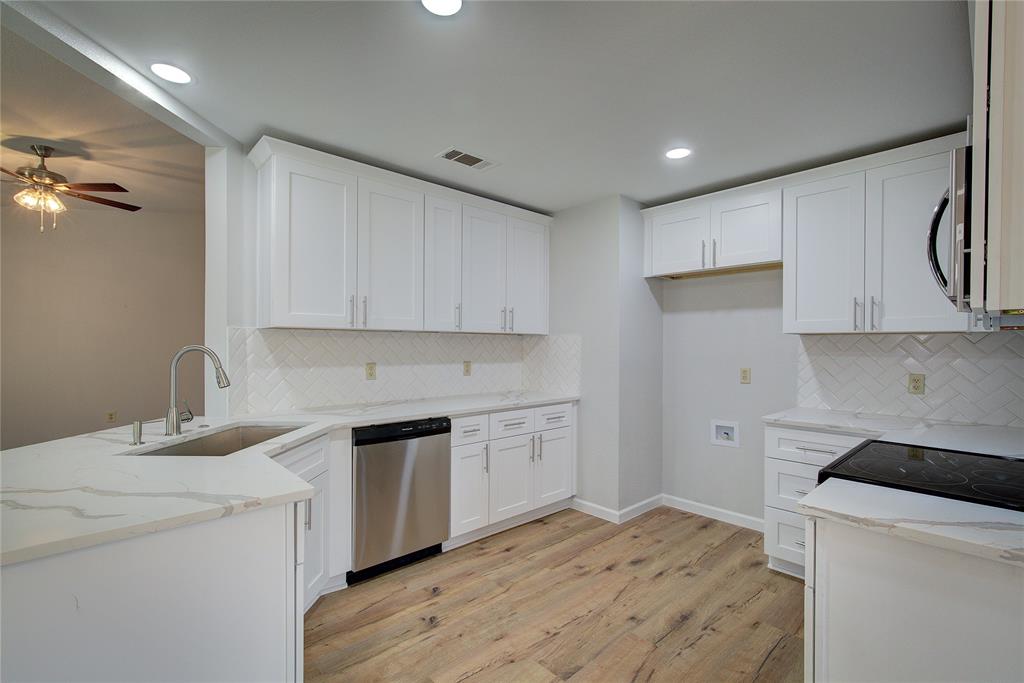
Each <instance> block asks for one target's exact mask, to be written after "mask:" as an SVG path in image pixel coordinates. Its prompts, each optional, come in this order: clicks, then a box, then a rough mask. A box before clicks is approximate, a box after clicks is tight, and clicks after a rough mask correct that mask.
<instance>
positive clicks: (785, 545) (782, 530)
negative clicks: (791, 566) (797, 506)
mask: <svg viewBox="0 0 1024 683" xmlns="http://www.w3.org/2000/svg"><path fill="white" fill-rule="evenodd" d="M804 545H805V543H804V517H803V515H798V514H797V513H795V512H789V511H788V510H779V509H777V508H768V507H766V508H765V509H764V552H765V554H767V555H771V556H772V557H777V558H779V559H780V560H786V561H787V562H793V563H796V564H798V565H800V566H801V567H802V566H803V565H804Z"/></svg>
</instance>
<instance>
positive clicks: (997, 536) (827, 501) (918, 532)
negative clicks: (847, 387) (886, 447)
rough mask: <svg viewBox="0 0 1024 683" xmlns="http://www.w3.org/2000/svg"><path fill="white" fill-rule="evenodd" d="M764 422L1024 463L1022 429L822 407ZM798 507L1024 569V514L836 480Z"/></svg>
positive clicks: (789, 412)
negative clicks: (1005, 458)
mask: <svg viewBox="0 0 1024 683" xmlns="http://www.w3.org/2000/svg"><path fill="white" fill-rule="evenodd" d="M762 419H763V421H764V423H765V424H766V425H768V426H775V427H789V428H795V429H813V430H818V431H829V432H837V433H842V434H852V435H856V436H863V437H865V438H870V439H877V440H881V441H892V442H896V443H905V444H910V445H914V446H925V447H932V448H942V449H946V450H955V451H968V452H971V453H984V454H988V455H1002V456H1008V457H1018V458H1024V429H1020V428H1017V427H995V426H988V425H972V424H961V423H953V422H941V421H937V420H928V419H924V418H916V417H900V416H894V415H877V414H872V413H857V412H850V411H844V410H822V409H818V408H792V409H790V410H784V411H782V412H779V413H773V414H771V415H765V416H764V418H762ZM799 508H800V510H801V512H802V513H803V514H805V515H810V516H814V517H823V518H825V519H832V520H835V521H839V522H843V523H846V524H852V525H854V526H859V527H863V528H866V529H871V530H874V531H878V532H881V533H885V534H890V535H895V536H903V537H906V538H908V539H912V540H915V541H919V542H922V543H929V544H932V545H936V546H939V547H943V548H948V549H950V550H958V551H960V552H964V553H968V554H972V555H978V556H981V557H987V558H990V559H994V560H998V561H1000V562H1008V563H1010V564H1014V565H1017V566H1024V512H1018V511H1014V510H1006V509H1003V508H996V507H991V506H989V505H979V504H976V503H967V502H964V501H960V500H953V499H951V498H942V497H939V496H929V495H927V494H923V493H913V492H910V491H901V490H899V489H893V488H888V487H885V486H873V485H871V484H862V483H858V482H851V481H846V480H843V479H834V478H833V479H829V480H827V481H826V482H825V483H823V484H821V485H819V486H817V487H815V488H814V490H813V491H811V492H810V493H809V494H807V495H806V496H804V497H803V499H801V501H800V504H799Z"/></svg>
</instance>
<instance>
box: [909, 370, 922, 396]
mask: <svg viewBox="0 0 1024 683" xmlns="http://www.w3.org/2000/svg"><path fill="white" fill-rule="evenodd" d="M907 393H908V394H914V395H915V396H921V395H923V394H924V375H923V374H920V373H916V372H912V373H910V374H909V375H908V376H907Z"/></svg>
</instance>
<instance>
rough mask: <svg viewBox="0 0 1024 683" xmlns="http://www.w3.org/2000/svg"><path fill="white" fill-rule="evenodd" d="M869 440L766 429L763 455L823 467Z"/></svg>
mask: <svg viewBox="0 0 1024 683" xmlns="http://www.w3.org/2000/svg"><path fill="white" fill-rule="evenodd" d="M869 438H871V437H868V436H847V435H845V434H830V433H828V432H812V431H807V430H803V429H780V428H778V427H765V430H764V454H765V455H766V456H768V457H769V458H778V459H779V460H792V461H793V462H802V463H806V464H808V465H816V466H818V467H824V466H825V465H827V464H829V463H830V462H832V461H833V460H835V459H836V458H838V457H839V456H841V455H842V454H844V453H846V452H847V451H849V450H850V449H851V448H853V447H854V446H857V445H858V444H860V443H862V442H864V441H865V440H866V439H869Z"/></svg>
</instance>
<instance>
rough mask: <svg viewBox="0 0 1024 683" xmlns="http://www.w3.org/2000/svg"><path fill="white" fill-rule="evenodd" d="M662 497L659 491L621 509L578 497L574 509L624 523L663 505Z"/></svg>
mask: <svg viewBox="0 0 1024 683" xmlns="http://www.w3.org/2000/svg"><path fill="white" fill-rule="evenodd" d="M661 499H662V495H661V494H660V493H659V494H658V495H656V496H651V497H650V498H648V499H647V500H642V501H640V502H639V503H634V504H633V505H630V506H629V507H626V508H622V509H621V510H612V509H611V508H606V507H605V506H603V505H598V504H597V503H591V502H590V501H589V500H582V499H580V498H576V499H574V500H573V501H572V508H573V510H579V511H580V512H582V513H585V514H588V515H590V516H591V517H597V518H598V519H603V520H605V521H606V522H612V523H613V524H622V523H623V522H628V521H629V520H631V519H633V518H634V517H639V516H640V515H642V514H644V513H645V512H647V511H648V510H653V509H654V508H656V507H659V506H661V505H662V502H661Z"/></svg>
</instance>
